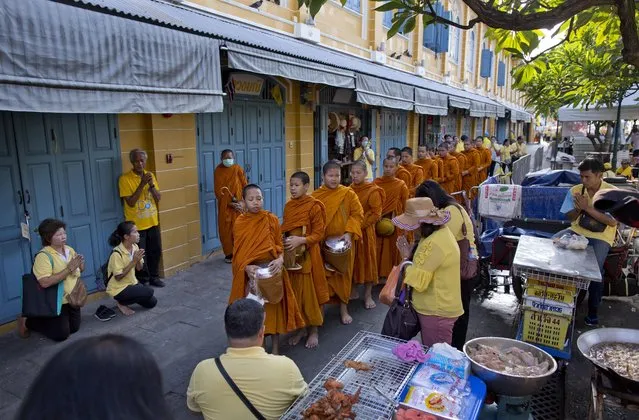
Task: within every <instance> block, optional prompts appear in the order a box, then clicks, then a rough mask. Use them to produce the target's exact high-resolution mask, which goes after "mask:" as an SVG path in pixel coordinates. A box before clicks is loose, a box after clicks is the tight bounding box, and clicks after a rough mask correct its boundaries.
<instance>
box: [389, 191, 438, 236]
mask: <svg viewBox="0 0 639 420" xmlns="http://www.w3.org/2000/svg"><path fill="white" fill-rule="evenodd" d="M449 220H450V212H449V211H447V210H441V209H438V208H437V207H435V205H434V204H433V200H431V199H430V198H428V197H420V198H411V199H409V200H407V201H406V210H405V211H404V214H401V215H399V216H397V217H393V224H394V225H395V226H397V227H398V228H400V229H404V230H416V229H418V228H419V225H420V224H422V223H428V224H431V225H436V226H441V225H443V224H446V223H447V222H448V221H449Z"/></svg>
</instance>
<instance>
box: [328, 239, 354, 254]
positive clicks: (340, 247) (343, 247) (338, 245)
mask: <svg viewBox="0 0 639 420" xmlns="http://www.w3.org/2000/svg"><path fill="white" fill-rule="evenodd" d="M324 244H325V246H326V248H327V249H329V250H330V251H331V252H334V253H342V252H346V251H348V249H349V246H348V245H347V244H346V241H345V240H344V239H342V238H341V237H339V236H331V237H329V238H326V240H325V241H324Z"/></svg>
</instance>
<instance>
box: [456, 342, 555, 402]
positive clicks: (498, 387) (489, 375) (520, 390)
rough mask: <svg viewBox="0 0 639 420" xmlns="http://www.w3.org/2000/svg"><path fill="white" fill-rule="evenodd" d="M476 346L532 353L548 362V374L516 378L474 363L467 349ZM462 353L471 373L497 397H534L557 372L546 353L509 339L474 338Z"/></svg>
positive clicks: (530, 345) (465, 345)
mask: <svg viewBox="0 0 639 420" xmlns="http://www.w3.org/2000/svg"><path fill="white" fill-rule="evenodd" d="M477 344H483V345H486V346H491V347H495V348H497V349H500V350H506V349H509V348H511V347H517V348H520V349H522V350H525V351H527V352H530V353H532V354H533V355H534V356H535V357H536V358H537V359H538V360H540V361H548V364H549V366H550V368H549V369H548V372H546V373H544V374H543V375H538V376H517V375H511V374H509V373H505V372H499V371H497V370H493V369H490V368H487V367H485V366H483V365H481V364H479V363H477V362H475V361H474V360H473V358H472V357H471V356H470V355H469V354H468V349H469V348H470V347H473V346H474V345H477ZM464 353H465V354H466V356H467V357H468V359H469V360H470V363H471V368H472V370H473V373H474V374H475V375H476V376H478V377H479V378H480V379H481V380H483V381H484V382H485V383H486V387H487V388H488V389H489V390H491V391H493V392H495V393H497V394H499V395H509V396H513V397H524V396H528V395H534V394H536V393H537V392H538V391H539V390H540V389H541V388H543V386H544V385H545V384H546V382H547V381H548V379H550V377H551V376H552V374H553V373H555V371H556V370H557V362H556V361H555V359H553V358H552V356H550V355H549V354H548V353H546V352H545V351H543V350H541V349H540V348H538V347H535V346H533V345H532V344H528V343H525V342H523V341H519V340H513V339H510V338H503V337H479V338H475V339H472V340H470V341H468V342H467V343H466V344H464Z"/></svg>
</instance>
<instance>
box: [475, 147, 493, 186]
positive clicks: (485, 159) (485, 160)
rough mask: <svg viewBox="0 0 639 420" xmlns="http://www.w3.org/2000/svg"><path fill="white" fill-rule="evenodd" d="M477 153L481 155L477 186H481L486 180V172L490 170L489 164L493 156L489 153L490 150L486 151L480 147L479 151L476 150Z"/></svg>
mask: <svg viewBox="0 0 639 420" xmlns="http://www.w3.org/2000/svg"><path fill="white" fill-rule="evenodd" d="M478 152H480V154H481V161H480V162H481V163H480V165H481V167H482V169H481V171H480V173H479V180H478V184H481V183H482V182H484V181H485V180H486V178H488V170H489V169H490V164H491V163H492V161H493V154H492V153H491V151H490V149H486V148H485V147H482V148H481V149H480V150H478Z"/></svg>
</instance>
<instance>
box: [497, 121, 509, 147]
mask: <svg viewBox="0 0 639 420" xmlns="http://www.w3.org/2000/svg"><path fill="white" fill-rule="evenodd" d="M507 126H508V120H507V119H505V118H497V141H499V144H501V143H503V142H504V139H505V138H506V127H507Z"/></svg>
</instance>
